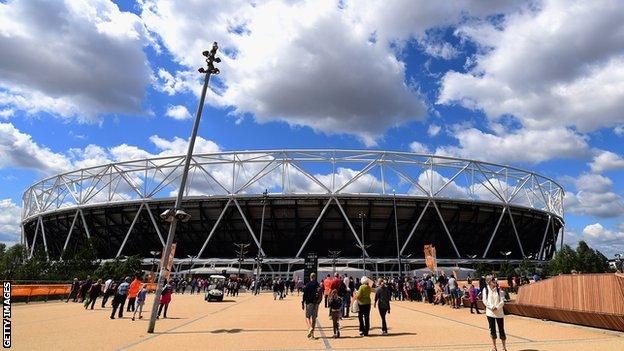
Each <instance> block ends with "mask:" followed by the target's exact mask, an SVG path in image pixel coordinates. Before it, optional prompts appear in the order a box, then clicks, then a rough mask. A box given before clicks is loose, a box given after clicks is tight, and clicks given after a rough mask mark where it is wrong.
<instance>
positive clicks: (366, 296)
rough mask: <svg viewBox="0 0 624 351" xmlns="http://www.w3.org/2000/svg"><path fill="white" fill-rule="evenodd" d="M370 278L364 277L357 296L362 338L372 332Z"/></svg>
mask: <svg viewBox="0 0 624 351" xmlns="http://www.w3.org/2000/svg"><path fill="white" fill-rule="evenodd" d="M368 284H369V282H368V278H367V277H366V276H363V277H362V279H360V287H359V288H358V290H357V293H356V294H355V298H356V299H357V302H358V305H359V306H358V307H359V309H358V321H359V322H360V336H368V331H369V330H370V308H371V298H370V294H371V287H370V285H368Z"/></svg>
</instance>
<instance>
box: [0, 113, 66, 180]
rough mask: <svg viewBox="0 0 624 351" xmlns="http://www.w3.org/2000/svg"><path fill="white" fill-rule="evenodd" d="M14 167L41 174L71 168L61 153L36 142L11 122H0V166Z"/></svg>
mask: <svg viewBox="0 0 624 351" xmlns="http://www.w3.org/2000/svg"><path fill="white" fill-rule="evenodd" d="M2 167H14V168H24V169H31V170H36V171H39V172H41V173H43V174H51V173H58V172H63V171H66V170H68V169H69V168H71V162H70V160H69V159H68V158H67V157H66V156H65V155H63V154H60V153H56V152H53V151H52V150H50V149H49V148H47V147H45V146H43V145H40V144H38V143H36V142H35V141H34V140H32V137H31V136H30V135H28V134H25V133H22V132H21V131H19V130H18V129H17V128H15V126H13V124H11V123H0V168H2Z"/></svg>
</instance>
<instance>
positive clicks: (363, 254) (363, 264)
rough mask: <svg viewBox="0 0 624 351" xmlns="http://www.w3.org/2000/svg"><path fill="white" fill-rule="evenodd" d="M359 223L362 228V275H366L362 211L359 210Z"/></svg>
mask: <svg viewBox="0 0 624 351" xmlns="http://www.w3.org/2000/svg"><path fill="white" fill-rule="evenodd" d="M360 224H361V228H362V266H363V267H362V268H363V269H364V275H366V254H365V253H364V250H366V244H365V242H364V212H360Z"/></svg>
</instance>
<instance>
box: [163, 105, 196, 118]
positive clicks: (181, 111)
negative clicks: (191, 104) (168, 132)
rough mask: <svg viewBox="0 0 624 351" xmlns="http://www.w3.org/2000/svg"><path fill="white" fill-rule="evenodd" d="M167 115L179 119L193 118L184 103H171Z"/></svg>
mask: <svg viewBox="0 0 624 351" xmlns="http://www.w3.org/2000/svg"><path fill="white" fill-rule="evenodd" d="M165 115H166V116H167V117H171V118H173V119H177V120H179V121H183V120H185V119H191V118H193V117H192V116H191V114H190V112H189V110H187V109H186V107H185V106H182V105H176V106H172V105H169V107H168V108H167V112H166V113H165Z"/></svg>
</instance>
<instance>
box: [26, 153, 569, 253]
mask: <svg viewBox="0 0 624 351" xmlns="http://www.w3.org/2000/svg"><path fill="white" fill-rule="evenodd" d="M183 164H184V156H170V157H157V158H151V159H144V160H136V161H123V162H117V163H111V164H106V165H101V166H95V167H90V168H84V169H79V170H75V171H71V172H67V173H63V174H58V175H55V176H52V177H49V178H46V179H43V180H41V181H39V182H37V183H35V184H34V185H32V186H31V187H29V188H28V189H27V190H26V191H25V193H24V195H23V198H22V201H23V213H22V223H26V222H31V221H33V220H36V221H37V225H36V229H35V236H34V238H33V240H32V242H33V243H34V242H35V241H36V237H37V235H41V236H42V237H43V243H44V246H46V247H45V249H46V254H47V244H46V240H45V228H44V226H43V220H42V218H43V217H44V216H45V215H48V214H52V213H54V212H58V211H73V212H75V214H74V218H73V221H72V224H71V227H70V229H69V231H68V233H67V239H66V241H65V245H64V247H63V250H65V248H66V246H67V242H69V238H70V236H71V235H72V231H73V229H74V228H75V226H78V225H82V226H83V227H84V229H85V233H87V236H88V235H89V229H88V227H87V224H86V221H85V219H84V214H83V209H84V208H86V207H91V206H97V205H102V204H111V203H113V204H114V203H119V204H122V203H140V207H139V211H137V214H136V215H135V218H134V220H133V221H132V224H131V225H130V228H129V229H128V232H127V234H126V237H125V239H124V241H123V243H122V245H121V247H120V248H119V252H118V254H117V256H119V255H121V252H122V251H123V248H124V244H125V242H126V240H127V239H128V236H129V235H130V233H131V231H132V229H133V228H132V227H133V226H134V223H135V222H136V218H137V217H138V215H139V213H140V212H141V211H142V210H143V211H146V212H147V213H148V214H149V216H150V219H151V222H152V224H153V225H154V227H155V228H156V232H157V233H158V236H159V240H160V242H164V240H163V236H162V233H161V232H160V230H159V229H158V226H157V225H156V219H155V216H154V214H153V213H152V211H151V209H150V206H149V202H151V201H154V200H159V201H162V200H168V199H172V198H173V197H174V196H175V194H176V192H177V191H178V186H179V179H180V176H181V172H182V168H183ZM265 189H268V193H269V196H280V197H284V196H289V195H298V196H300V195H309V196H323V197H327V196H329V199H328V200H327V202H326V205H325V207H324V208H323V211H322V212H321V214H320V215H319V217H318V219H317V222H316V223H315V224H314V226H313V227H312V229H311V230H310V231H309V232H308V233H307V236H306V239H305V241H304V242H303V244H302V246H301V248H300V249H299V251H298V255H297V257H299V256H300V255H301V253H302V251H303V249H304V247H305V245H306V243H307V242H308V240H309V239H310V237H311V236H312V234H313V232H314V230H315V228H316V225H317V224H318V222H319V221H320V219H321V217H322V216H323V214H324V213H325V210H326V209H327V207H328V206H329V205H330V203H331V202H332V201H333V202H335V203H336V204H337V205H338V207H339V208H340V210H341V212H342V214H343V216H344V219H345V220H346V222H347V223H348V225H349V227H350V229H351V231H352V232H353V234H354V237H355V239H356V241H357V242H358V243H359V244H361V242H360V239H359V236H358V234H357V233H356V231H355V229H354V228H353V225H352V224H351V222H350V221H349V218H347V216H346V214H345V213H344V210H343V209H342V207H341V205H340V201H339V199H340V197H341V196H351V197H352V196H358V195H365V196H368V197H370V196H375V195H377V196H380V197H386V198H387V197H388V196H389V195H393V194H395V195H396V197H397V198H399V197H408V198H422V199H426V200H427V204H426V206H425V208H424V209H423V212H422V213H421V214H420V216H419V217H418V219H417V220H416V222H415V223H414V226H413V227H412V230H411V232H410V234H409V236H408V237H407V239H406V241H405V242H404V243H402V250H401V252H403V250H405V247H406V246H407V244H408V242H409V241H410V239H411V237H412V235H413V234H414V232H415V230H416V228H417V227H418V225H419V222H420V220H421V218H422V215H423V214H424V212H425V211H432V210H433V211H436V212H437V213H438V216H439V217H440V219H441V220H442V224H443V226H444V230H445V232H446V234H447V235H448V237H449V239H450V241H451V243H452V245H453V248H454V250H455V252H456V254H457V256H458V258H461V255H460V253H459V252H458V251H457V247H455V243H454V242H453V236H452V233H450V232H449V230H448V228H447V226H446V224H445V222H444V219H443V218H442V215H441V214H440V210H439V209H438V204H437V202H436V200H462V201H476V202H486V203H494V204H498V205H501V206H503V212H502V213H501V217H500V219H499V221H498V224H500V221H501V220H502V218H503V216H504V215H505V212H507V215H508V216H509V217H510V218H511V223H512V225H513V230H514V231H515V234H516V239H517V240H518V244H519V246H520V251H521V252H522V254H523V256H524V254H525V253H524V250H523V248H522V243H521V242H520V238H519V236H518V233H517V231H516V228H515V224H514V223H513V216H511V209H510V207H521V208H529V209H534V210H538V211H542V212H545V213H546V214H548V222H547V226H546V229H545V231H544V237H543V239H542V240H540V241H541V242H542V247H541V249H540V252H539V257H542V256H543V252H542V251H544V242H545V240H546V237H547V235H549V228H553V227H554V225H551V222H552V221H553V220H558V221H559V222H561V224H563V214H564V208H563V198H564V190H563V188H562V187H561V186H560V185H559V184H558V183H556V182H555V181H554V180H552V179H550V178H547V177H544V176H541V175H539V174H537V173H534V172H530V171H525V170H522V169H518V168H514V167H510V166H504V165H497V164H492V163H486V162H479V161H475V160H467V159H458V158H452V157H444V156H433V155H423V154H416V153H409V152H390V151H367V150H365V151H358V150H269V151H241V152H238V151H236V152H234V151H233V152H219V153H210V154H196V155H193V159H192V162H191V168H190V170H189V180H188V185H187V187H186V189H185V195H186V196H188V197H190V198H193V197H220V198H223V197H226V198H228V202H227V204H226V206H225V208H224V209H223V212H221V215H220V216H219V218H218V220H217V221H216V223H215V224H214V226H213V228H212V230H211V231H210V232H209V234H208V236H207V238H206V241H205V242H204V244H203V246H202V247H201V249H200V250H199V252H198V255H201V253H202V252H203V250H204V249H205V247H206V245H207V244H208V242H209V240H210V238H211V237H212V234H213V233H214V230H215V228H216V226H218V225H219V222H220V221H221V219H222V217H223V214H224V213H225V210H226V209H227V208H228V206H231V205H234V206H235V207H237V208H238V211H239V212H240V214H241V216H242V217H243V219H244V220H245V222H247V219H246V217H245V214H244V211H243V210H242V209H241V208H240V206H239V204H238V201H237V197H246V198H247V197H250V196H252V197H253V196H257V197H262V192H263V191H264V190H265ZM78 217H80V218H78ZM77 219H80V222H81V223H80V224H79V223H77ZM246 225H247V227H248V229H249V232H250V234H251V236H252V237H253V238H254V241H255V244H256V245H258V248H259V251H261V252H263V253H264V251H263V250H262V248H261V247H260V246H259V245H260V244H259V242H258V239H257V238H256V234H255V233H254V232H253V230H252V228H251V227H250V226H249V224H248V223H246ZM497 229H498V225H497V226H496V229H495V230H494V232H493V233H492V236H491V237H490V239H489V244H488V248H487V249H486V250H485V252H484V253H483V258H484V259H485V258H486V256H487V253H488V249H489V247H490V244H491V243H492V240H493V239H494V236H495V235H496V231H497ZM551 231H552V230H551ZM553 235H554V233H553ZM23 240H24V242H25V244H26V245H27V247H28V246H30V247H29V249H30V254H31V256H32V253H33V252H34V244H31V245H29V243H28V241H27V240H26V238H25V237H24V234H23Z"/></svg>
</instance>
